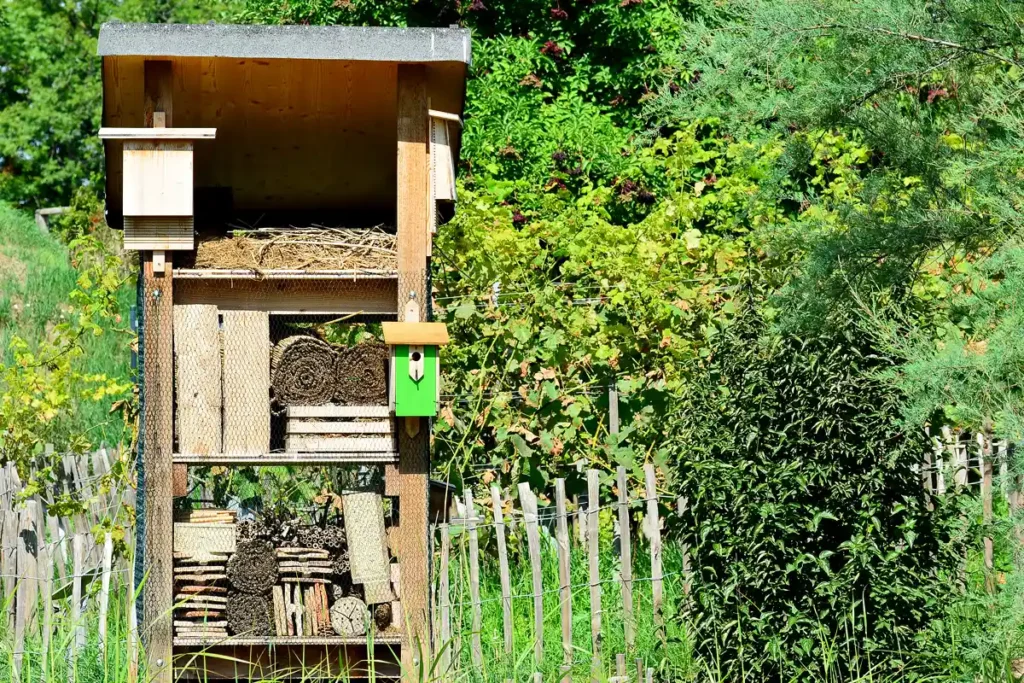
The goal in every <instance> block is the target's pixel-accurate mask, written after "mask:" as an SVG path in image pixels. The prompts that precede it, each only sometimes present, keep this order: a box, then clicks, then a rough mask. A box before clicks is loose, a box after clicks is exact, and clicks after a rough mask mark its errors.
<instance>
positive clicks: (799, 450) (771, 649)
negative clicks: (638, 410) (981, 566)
mask: <svg viewBox="0 0 1024 683" xmlns="http://www.w3.org/2000/svg"><path fill="white" fill-rule="evenodd" d="M833 328H834V329H835V330H836V331H835V332H833V333H831V334H829V335H820V336H817V337H815V338H813V339H810V340H804V339H800V338H797V337H792V336H778V335H776V334H773V333H772V332H771V331H769V330H768V329H767V328H766V326H765V324H764V322H763V321H762V320H761V319H760V317H759V315H758V314H757V313H755V312H752V311H745V312H744V313H743V314H742V316H741V318H740V320H739V321H738V322H737V323H736V324H735V325H734V326H732V327H731V328H729V329H728V330H726V331H725V332H723V333H722V334H721V335H719V336H718V337H717V339H715V340H714V341H712V343H711V348H712V355H711V357H710V358H709V360H708V361H707V362H706V363H705V364H704V365H703V367H702V368H701V369H700V371H699V373H698V377H697V379H696V380H695V381H694V382H692V383H691V385H690V389H689V392H688V394H687V396H686V397H685V400H684V401H683V404H682V406H681V410H680V413H679V417H678V423H677V424H675V425H672V428H671V429H672V431H673V432H675V434H676V436H677V439H676V440H674V441H673V442H670V443H669V447H670V448H671V449H672V450H673V452H674V453H675V455H676V459H675V465H674V469H675V475H676V477H677V478H678V484H679V488H680V490H681V491H682V492H683V493H684V494H685V495H686V496H687V497H688V499H689V508H688V510H687V513H686V516H685V518H684V519H682V520H681V522H680V529H679V533H681V534H683V535H684V537H687V538H688V540H689V542H690V543H691V545H692V552H693V566H694V570H695V572H696V578H695V580H694V596H695V598H696V600H697V603H698V608H697V610H696V629H697V634H696V636H695V642H697V643H698V644H699V645H698V647H701V648H704V649H705V654H706V653H707V651H708V650H714V651H715V652H717V653H718V654H719V657H720V659H721V660H722V661H726V662H730V663H731V664H730V666H734V667H742V671H743V672H744V673H747V674H751V673H756V674H757V676H756V677H757V678H758V679H767V680H772V679H774V678H775V677H776V676H782V675H785V676H786V677H789V676H792V675H794V674H795V673H798V672H810V673H814V674H815V675H821V674H823V673H824V672H822V671H820V668H821V666H823V662H826V661H830V653H829V652H826V649H828V648H826V644H828V645H829V647H830V648H832V649H833V650H834V652H833V653H831V655H834V654H835V653H840V657H841V659H840V661H839V663H838V665H839V666H840V667H842V668H843V669H846V671H847V672H849V673H857V674H863V673H864V672H865V671H866V670H871V671H878V670H880V669H896V668H899V667H900V666H902V665H903V664H904V663H905V659H906V658H907V656H908V655H907V652H908V650H909V649H912V648H913V645H914V638H915V636H917V635H918V634H919V633H920V632H921V631H922V630H923V629H924V628H925V627H926V626H927V625H928V624H929V623H930V621H931V620H932V619H933V618H934V617H935V616H937V615H938V614H939V609H940V605H941V602H942V600H943V596H945V595H948V591H949V588H950V582H949V580H948V579H949V576H950V573H951V572H952V570H953V569H954V567H955V566H956V564H957V558H958V557H962V554H960V553H959V550H960V549H959V548H958V543H956V542H954V541H953V539H952V536H953V531H954V526H955V524H954V520H955V519H956V517H957V515H958V513H957V507H956V504H955V503H952V502H949V501H950V500H951V499H952V497H947V498H946V499H943V500H935V501H933V504H934V505H935V510H934V511H929V509H928V507H927V505H928V500H927V499H926V496H925V494H924V491H923V488H922V486H921V480H920V475H919V474H918V473H917V471H915V468H916V467H917V466H918V465H919V463H921V462H922V460H923V457H924V454H925V453H926V452H927V450H928V448H929V445H928V443H927V440H926V438H925V435H924V433H923V431H919V430H918V429H917V428H916V427H911V428H909V429H905V428H904V427H903V426H902V424H901V422H900V419H899V415H900V409H901V400H902V397H901V396H900V395H899V393H898V392H897V391H895V390H893V389H892V388H890V385H888V384H886V383H884V382H883V381H881V380H880V379H878V378H877V373H878V371H879V370H882V369H885V368H886V367H887V366H888V365H889V361H888V360H887V359H886V358H885V357H883V356H881V355H879V354H878V353H876V352H875V351H874V350H873V349H872V348H871V346H870V344H869V343H868V342H867V340H866V339H865V338H864V336H863V335H862V334H859V333H858V332H856V328H855V327H854V326H852V325H850V324H848V323H843V322H838V323H836V325H834V326H833ZM740 672H741V670H740V669H739V668H737V670H736V671H734V672H733V673H737V674H738V673H740Z"/></svg>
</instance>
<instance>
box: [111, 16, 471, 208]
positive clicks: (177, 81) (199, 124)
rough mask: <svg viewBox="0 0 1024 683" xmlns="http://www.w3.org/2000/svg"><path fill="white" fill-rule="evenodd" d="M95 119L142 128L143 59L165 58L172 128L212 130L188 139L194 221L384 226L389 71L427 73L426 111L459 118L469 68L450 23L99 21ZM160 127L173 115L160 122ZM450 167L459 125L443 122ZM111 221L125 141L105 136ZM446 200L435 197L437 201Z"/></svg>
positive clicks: (389, 167)
mask: <svg viewBox="0 0 1024 683" xmlns="http://www.w3.org/2000/svg"><path fill="white" fill-rule="evenodd" d="M98 52H99V54H100V56H101V57H102V59H103V125H104V127H107V128H131V127H139V126H144V125H149V124H148V123H147V122H145V112H144V99H145V77H144V74H145V62H146V61H149V60H165V61H170V62H171V63H172V64H173V74H174V75H173V80H172V83H173V85H172V92H171V93H170V98H169V99H170V101H171V102H173V112H172V114H173V123H170V122H169V123H168V126H169V127H173V128H196V129H204V128H206V129H208V128H213V129H216V137H215V139H212V140H205V141H197V142H196V144H195V145H194V156H195V159H194V174H195V176H194V194H195V220H196V227H197V228H198V227H200V225H201V223H202V222H203V220H204V219H205V217H206V215H204V214H213V215H220V216H223V215H224V214H225V213H227V212H230V214H231V215H232V216H240V215H245V214H248V215H264V214H265V213H266V212H288V211H292V212H295V211H305V212H315V211H320V212H324V211H328V212H329V211H336V212H346V213H348V214H349V215H351V216H357V215H364V214H365V215H367V221H373V220H374V219H375V217H376V216H378V215H379V216H385V217H387V219H391V220H393V215H394V208H395V202H396V191H397V190H396V188H397V178H396V176H397V172H396V164H395V153H396V152H395V150H396V145H397V119H398V106H397V105H398V102H397V99H398V98H397V72H398V65H400V64H423V65H425V68H426V78H427V97H428V106H429V109H430V110H431V112H432V114H433V113H437V114H438V115H439V116H448V117H449V118H450V119H454V120H455V121H458V120H459V117H461V114H462V111H463V104H464V100H465V79H466V72H467V68H468V65H469V63H470V34H469V31H467V30H464V29H457V28H368V27H348V26H240V25H217V24H205V25H180V24H179V25H175V24H127V23H116V22H115V23H108V24H105V25H104V26H103V27H102V28H101V30H100V35H99V46H98ZM169 120H170V117H169ZM447 134H448V135H449V136H450V140H449V141H448V143H449V144H448V148H449V150H450V155H451V157H450V163H451V165H452V166H453V167H454V165H455V164H456V163H457V160H458V154H459V145H460V138H461V129H460V126H459V125H449V126H447ZM105 144H106V148H107V149H106V152H107V153H106V171H107V173H106V182H107V187H106V190H107V207H108V222H109V223H110V225H111V226H113V227H116V228H120V227H122V225H123V216H122V192H123V189H122V184H123V176H122V164H123V161H122V155H121V153H120V151H121V146H122V145H123V144H124V140H123V139H116V138H111V137H109V136H108V137H107V139H106V140H105ZM442 195H443V196H442V198H444V196H445V193H442Z"/></svg>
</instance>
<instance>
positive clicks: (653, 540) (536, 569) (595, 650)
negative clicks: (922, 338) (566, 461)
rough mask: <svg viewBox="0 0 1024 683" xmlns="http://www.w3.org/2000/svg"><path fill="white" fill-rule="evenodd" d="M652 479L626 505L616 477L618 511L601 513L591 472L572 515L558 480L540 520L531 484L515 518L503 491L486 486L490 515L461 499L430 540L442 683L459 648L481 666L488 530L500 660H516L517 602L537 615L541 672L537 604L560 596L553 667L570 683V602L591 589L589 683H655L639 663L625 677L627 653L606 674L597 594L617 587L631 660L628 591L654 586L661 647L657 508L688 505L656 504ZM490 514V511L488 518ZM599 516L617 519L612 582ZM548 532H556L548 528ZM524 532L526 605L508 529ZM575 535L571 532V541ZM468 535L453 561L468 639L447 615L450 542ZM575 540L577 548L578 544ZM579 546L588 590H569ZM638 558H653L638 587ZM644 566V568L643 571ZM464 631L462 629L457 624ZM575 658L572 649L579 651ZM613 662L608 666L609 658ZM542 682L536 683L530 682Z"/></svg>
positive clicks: (649, 471)
mask: <svg viewBox="0 0 1024 683" xmlns="http://www.w3.org/2000/svg"><path fill="white" fill-rule="evenodd" d="M656 484H657V480H656V471H655V468H654V466H653V465H646V466H645V467H644V497H643V498H637V499H631V498H630V489H629V481H628V477H627V471H626V469H625V468H624V467H619V468H618V470H617V472H616V477H615V480H614V482H613V487H614V495H613V496H611V498H612V499H614V500H615V501H616V502H614V503H612V504H610V505H607V504H606V505H604V506H602V505H601V504H600V500H601V491H600V473H599V472H598V471H597V470H588V471H587V495H586V503H585V504H584V505H576V506H573V507H574V508H575V509H574V510H572V511H570V504H569V501H567V500H566V493H565V490H566V489H565V480H564V479H557V480H556V481H555V490H554V501H555V506H554V511H553V513H552V512H551V511H545V513H543V515H542V514H541V513H540V512H539V511H538V505H537V501H538V495H537V493H535V492H534V491H532V490H531V489H530V487H529V485H528V484H525V483H524V484H520V485H519V491H518V493H519V505H520V507H521V509H520V510H516V509H514V508H513V509H512V510H511V511H510V512H506V511H505V508H506V507H507V506H506V501H505V500H504V499H503V497H502V493H501V490H500V489H499V488H498V487H497V486H491V487H490V490H489V505H486V506H483V508H482V509H480V510H478V508H477V503H476V500H475V499H474V495H473V491H472V490H466V491H465V492H464V493H463V494H462V496H461V497H460V500H459V501H458V511H459V515H458V516H456V517H454V518H452V519H451V520H450V521H448V522H439V523H435V524H434V525H432V526H433V532H432V534H431V538H432V539H436V538H438V537H440V547H439V549H438V550H437V559H438V563H437V564H438V569H437V574H436V581H435V582H434V585H433V595H432V601H433V613H434V619H435V622H434V628H433V633H434V638H435V641H434V651H435V652H437V653H440V657H439V659H440V661H439V668H440V671H441V672H442V676H443V677H445V678H446V679H447V678H450V677H451V676H452V675H453V674H454V673H455V672H456V671H457V670H458V669H459V666H460V660H461V657H460V652H461V650H462V642H463V640H464V639H468V640H469V641H470V642H469V652H470V660H471V663H472V666H473V668H474V669H475V670H479V669H480V667H481V666H482V665H483V647H482V642H481V635H482V605H483V603H484V602H485V600H483V599H482V598H481V594H480V532H481V531H482V530H488V533H490V534H492V536H493V539H494V542H495V545H496V547H497V556H498V564H499V572H500V583H501V598H500V600H501V606H502V638H503V650H504V652H505V653H506V654H513V649H514V643H513V617H512V603H513V600H526V601H532V612H533V631H532V634H531V635H532V638H531V640H532V643H533V662H534V663H535V664H536V665H537V666H538V667H539V666H540V665H541V664H542V663H543V660H544V616H545V615H544V603H543V597H544V595H546V594H549V593H555V592H557V593H558V596H559V608H560V626H561V629H560V630H561V645H562V647H561V650H562V661H561V662H560V664H559V669H560V671H561V679H562V680H563V681H566V682H567V681H569V680H571V672H572V669H573V665H574V664H575V663H577V660H576V654H577V653H574V648H573V635H572V629H573V614H572V610H573V601H572V594H573V592H574V591H575V590H578V589H589V597H590V600H589V611H590V614H589V617H590V619H589V621H590V653H589V657H590V662H589V664H590V671H591V677H592V679H593V680H609V681H613V682H614V683H627V681H632V680H638V681H640V682H641V683H643V681H649V680H651V679H652V677H653V675H654V670H653V669H652V668H649V667H645V666H644V665H643V662H642V661H641V660H636V673H635V676H634V675H631V674H627V672H626V653H625V652H619V653H616V654H615V671H614V672H610V671H603V667H604V664H603V662H604V659H605V656H606V655H607V654H610V653H604V652H602V648H603V644H602V628H603V626H602V614H603V612H602V591H603V590H604V589H605V587H606V586H609V585H611V586H613V587H614V588H613V590H617V591H619V592H620V599H621V604H622V612H623V619H622V625H621V626H622V629H623V636H624V642H625V645H626V650H627V651H633V648H634V645H635V642H636V618H635V615H634V608H633V603H634V600H633V597H634V591H635V590H636V589H637V585H638V584H646V583H649V584H650V591H651V597H652V601H651V607H652V609H653V615H652V622H653V624H654V628H655V631H656V633H655V635H656V638H657V640H658V641H659V642H660V643H662V644H664V643H665V641H666V631H665V614H664V583H665V579H666V578H667V576H666V574H665V573H664V572H663V568H662V553H663V539H662V523H663V519H662V517H661V513H660V510H661V508H662V506H664V507H667V508H669V509H672V510H674V511H675V512H676V513H678V514H680V515H681V514H683V513H684V512H685V509H686V501H685V499H681V498H677V497H674V496H668V495H664V494H659V493H658V490H657V485H656ZM487 508H489V510H487ZM604 509H612V510H614V511H615V513H617V514H616V515H615V536H616V538H615V541H614V543H613V546H614V547H615V548H616V549H617V552H618V561H617V562H616V569H615V572H614V575H612V576H601V572H600V568H601V562H600V553H601V550H600V548H599V531H598V519H599V513H600V512H601V510H604ZM635 510H640V511H641V512H642V514H641V519H642V521H641V524H640V525H639V527H638V528H639V530H640V531H641V533H642V535H643V536H644V538H645V539H646V543H645V545H644V546H642V547H641V546H640V545H639V544H636V545H634V535H633V534H634V511H635ZM552 522H553V524H552ZM513 525H515V526H517V527H520V528H523V529H525V535H526V545H527V549H528V550H527V551H528V557H529V565H528V567H524V568H523V571H529V572H530V573H531V579H532V583H531V586H532V590H531V591H530V593H529V594H526V595H513V594H512V588H511V586H512V575H511V573H510V568H509V556H508V542H507V532H508V531H509V529H510V528H511V527H512V526H513ZM542 526H553V527H554V528H553V536H554V539H555V548H556V553H557V556H558V585H557V587H554V586H545V585H544V583H543V575H542V571H541V565H542V561H541V527H542ZM570 529H572V531H570ZM459 534H465V535H466V536H468V550H464V551H463V553H462V555H460V556H459V557H456V559H455V563H454V564H455V565H456V566H459V565H461V564H462V563H463V562H465V563H467V564H468V567H469V592H470V600H469V601H468V603H469V604H468V607H469V612H470V624H469V627H468V629H465V628H463V629H460V628H459V627H458V624H456V628H455V629H453V607H454V606H455V602H454V601H453V599H452V582H451V575H450V573H451V567H452V565H453V557H454V556H455V553H456V552H457V551H456V550H455V549H453V544H452V536H453V535H459ZM575 538H578V539H579V540H578V541H577V542H576V543H574V539H575ZM574 545H578V546H579V550H578V552H583V553H585V556H586V559H587V567H588V578H589V581H587V582H586V583H585V584H573V583H571V578H570V565H571V555H572V553H573V546H574ZM635 550H646V551H647V553H648V554H649V560H650V562H649V566H650V573H649V574H648V575H647V576H642V577H636V576H634V575H633V566H634V561H633V553H634V551H635ZM640 564H644V565H646V562H644V563H640ZM682 574H683V577H682V579H683V593H684V595H687V594H688V593H689V557H688V551H687V549H686V548H685V547H684V548H683V566H682ZM459 621H461V620H459ZM577 650H578V648H577ZM609 659H610V658H609ZM535 677H537V678H539V677H540V674H539V673H537V674H535Z"/></svg>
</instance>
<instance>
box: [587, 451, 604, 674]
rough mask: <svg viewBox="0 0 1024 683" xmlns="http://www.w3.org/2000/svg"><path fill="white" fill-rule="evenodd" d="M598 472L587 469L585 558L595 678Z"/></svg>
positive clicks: (598, 623)
mask: <svg viewBox="0 0 1024 683" xmlns="http://www.w3.org/2000/svg"><path fill="white" fill-rule="evenodd" d="M599 476H600V473H599V472H598V471H597V470H587V559H588V567H589V570H590V653H591V656H592V657H593V660H592V671H591V677H593V678H596V677H597V675H598V673H599V672H600V666H601V616H602V614H601V566H600V564H599V562H600V548H599V547H598V544H599V541H600V538H599V534H598V521H599V520H598V517H599V515H598V510H600V505H601V489H600V479H599Z"/></svg>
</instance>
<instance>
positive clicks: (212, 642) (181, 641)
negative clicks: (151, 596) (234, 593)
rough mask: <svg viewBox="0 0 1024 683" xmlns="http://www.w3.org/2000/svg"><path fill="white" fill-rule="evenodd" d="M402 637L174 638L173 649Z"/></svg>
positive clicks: (392, 641) (382, 641)
mask: <svg viewBox="0 0 1024 683" xmlns="http://www.w3.org/2000/svg"><path fill="white" fill-rule="evenodd" d="M401 642H402V636H401V634H399V633H381V634H376V635H373V636H354V637H346V636H323V637H314V636H267V637H263V638H254V637H247V636H228V637H227V638H220V639H218V638H209V639H208V638H175V639H174V646H175V647H222V646H223V647H234V646H239V645H242V646H245V645H255V646H271V645H282V646H283V645H324V646H330V645H367V644H369V645H392V646H393V645H400V644H401Z"/></svg>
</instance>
